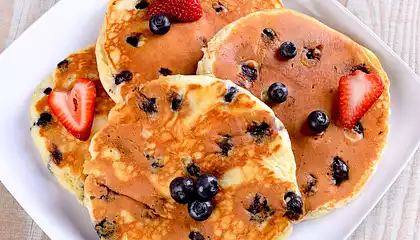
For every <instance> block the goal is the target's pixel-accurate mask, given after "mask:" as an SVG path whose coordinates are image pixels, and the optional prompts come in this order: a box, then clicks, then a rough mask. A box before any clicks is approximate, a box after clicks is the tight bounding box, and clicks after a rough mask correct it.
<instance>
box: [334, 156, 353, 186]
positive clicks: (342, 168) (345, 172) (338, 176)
mask: <svg viewBox="0 0 420 240" xmlns="http://www.w3.org/2000/svg"><path fill="white" fill-rule="evenodd" d="M331 170H332V177H333V182H334V184H335V185H340V184H341V183H342V182H343V181H346V180H348V179H349V167H348V166H347V164H346V163H345V162H344V161H343V160H342V159H341V158H340V157H337V156H336V157H334V159H333V162H332V165H331Z"/></svg>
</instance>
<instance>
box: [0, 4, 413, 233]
mask: <svg viewBox="0 0 420 240" xmlns="http://www.w3.org/2000/svg"><path fill="white" fill-rule="evenodd" d="M58 1H59V0H0V52H1V51H2V50H3V49H4V48H6V47H7V46H8V45H10V43H12V42H13V40H14V39H16V38H17V37H19V35H20V34H21V33H22V32H23V31H25V29H26V28H28V27H29V26H30V25H31V24H32V23H33V22H34V21H35V20H36V19H38V18H39V17H40V16H41V15H42V14H43V13H44V12H45V11H47V10H48V9H49V8H50V7H52V6H53V5H54V4H55V3H56V2H58ZM340 2H342V3H343V4H344V5H346V6H347V7H348V8H349V9H350V11H351V12H353V13H354V14H355V15H356V16H357V17H358V18H359V19H360V20H362V21H363V22H364V23H365V24H366V25H367V26H369V27H370V28H371V29H372V30H373V31H374V32H375V33H376V34H377V35H378V36H379V37H380V38H382V40H384V41H385V42H386V43H387V44H388V46H390V47H391V48H392V49H393V50H394V51H395V52H396V53H397V54H398V55H400V56H401V57H402V59H403V60H404V61H406V62H407V63H408V64H409V65H410V67H411V68H412V69H414V70H415V71H416V73H417V74H419V73H420V0H340ZM395 80H396V81H398V79H394V81H395ZM419 124H420V123H419ZM396 160H398V159H396ZM337 224H339V223H337ZM331 227H334V226H331ZM0 239H2V240H41V239H42V240H46V239H48V237H47V236H46V235H45V234H44V233H43V232H42V230H41V229H39V227H38V226H37V225H36V224H35V223H34V222H33V221H32V219H31V218H30V217H29V216H28V215H27V214H26V213H25V212H24V211H23V210H22V208H21V207H20V206H19V204H18V203H17V202H16V201H15V200H14V199H13V197H12V196H11V195H10V194H9V193H8V192H7V190H6V189H5V188H4V186H3V185H1V183H0ZM351 239H375V240H376V239H377V240H379V239H398V240H399V239H420V151H418V152H417V153H416V155H415V157H414V159H413V160H412V161H411V162H410V164H409V165H408V166H407V168H406V169H405V171H404V172H403V174H402V175H401V176H400V177H399V178H398V180H397V181H396V182H395V183H394V185H393V186H392V188H391V189H390V190H389V192H388V193H387V194H386V195H385V197H384V198H383V199H382V200H381V202H380V203H379V204H378V205H377V206H376V207H375V209H374V210H373V211H372V212H371V213H370V214H369V216H368V217H367V218H366V220H365V221H364V222H363V223H362V224H361V225H360V226H359V228H358V229H357V230H356V231H355V232H354V234H353V235H352V237H351Z"/></svg>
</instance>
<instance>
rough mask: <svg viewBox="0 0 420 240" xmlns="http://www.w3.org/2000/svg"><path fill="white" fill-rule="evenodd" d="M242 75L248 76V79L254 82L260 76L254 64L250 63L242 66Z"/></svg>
mask: <svg viewBox="0 0 420 240" xmlns="http://www.w3.org/2000/svg"><path fill="white" fill-rule="evenodd" d="M241 70H242V75H243V76H244V77H245V78H246V80H248V81H250V82H253V81H255V80H257V78H258V71H257V69H255V67H254V66H250V65H248V64H242V66H241Z"/></svg>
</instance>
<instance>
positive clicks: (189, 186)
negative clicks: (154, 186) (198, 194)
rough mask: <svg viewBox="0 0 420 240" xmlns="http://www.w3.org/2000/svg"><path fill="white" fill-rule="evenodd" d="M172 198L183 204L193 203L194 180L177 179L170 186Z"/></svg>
mask: <svg viewBox="0 0 420 240" xmlns="http://www.w3.org/2000/svg"><path fill="white" fill-rule="evenodd" d="M169 189H170V191H171V196H172V198H173V199H174V200H175V201H176V202H177V203H181V204H186V203H188V202H190V201H191V198H192V197H193V195H194V183H193V181H192V179H190V178H186V177H177V178H175V179H174V180H172V182H171V183H170V185H169Z"/></svg>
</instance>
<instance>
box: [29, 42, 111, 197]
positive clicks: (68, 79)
mask: <svg viewBox="0 0 420 240" xmlns="http://www.w3.org/2000/svg"><path fill="white" fill-rule="evenodd" d="M78 78H87V79H90V80H91V81H92V82H94V83H95V85H96V92H97V97H96V109H95V118H94V123H93V127H92V131H91V133H92V135H93V134H94V133H95V132H97V131H98V130H99V129H100V128H101V127H102V126H103V125H104V123H106V120H107V115H108V112H109V110H110V109H111V107H113V105H114V102H113V101H112V100H111V98H109V96H108V95H107V93H106V92H105V91H104V89H103V88H102V86H101V82H100V81H99V77H98V70H97V67H96V57H95V47H94V46H90V47H88V48H86V49H84V50H81V51H79V52H76V53H74V54H71V55H69V56H68V57H67V58H66V59H65V60H63V61H62V62H60V63H59V64H58V65H57V67H56V69H55V71H54V73H53V75H52V76H51V77H49V78H47V79H45V80H44V81H43V82H42V83H41V84H40V85H39V86H38V87H37V88H36V90H35V92H34V93H33V95H32V103H31V134H32V137H33V140H34V142H35V144H36V146H37V148H38V149H39V151H40V153H41V157H42V159H43V161H44V162H45V164H46V165H47V167H48V169H49V170H50V171H51V172H52V173H53V174H54V175H55V176H56V177H57V179H58V180H59V182H60V183H61V184H62V185H63V186H64V187H65V188H67V189H68V190H69V191H71V192H72V193H74V194H75V195H76V197H77V198H78V199H79V200H83V181H84V178H85V176H84V174H83V164H84V162H85V160H86V159H89V158H90V154H89V150H88V149H89V143H90V141H89V140H88V141H79V140H78V139H77V138H75V137H74V136H73V135H72V134H70V133H69V132H68V131H67V130H66V129H65V127H64V126H63V124H62V123H61V122H59V121H58V119H57V117H56V116H55V115H54V114H53V113H52V111H51V108H50V106H49V103H48V98H49V95H50V94H51V93H52V92H53V91H55V90H69V89H71V88H72V86H73V85H74V84H75V82H76V80H77V79H78Z"/></svg>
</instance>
